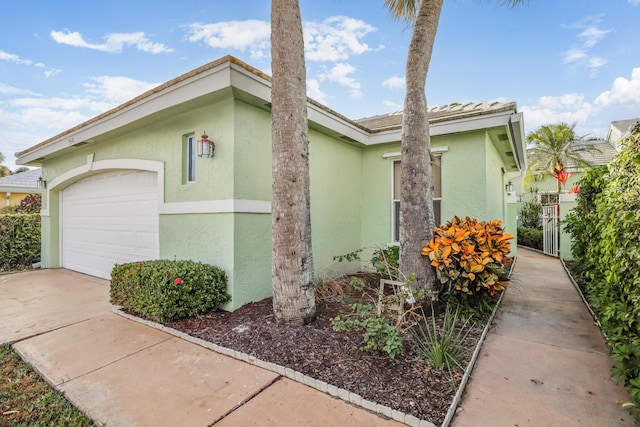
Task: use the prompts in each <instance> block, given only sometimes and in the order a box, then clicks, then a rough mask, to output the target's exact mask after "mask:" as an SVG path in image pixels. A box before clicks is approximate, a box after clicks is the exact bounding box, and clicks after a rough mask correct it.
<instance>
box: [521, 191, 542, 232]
mask: <svg viewBox="0 0 640 427" xmlns="http://www.w3.org/2000/svg"><path fill="white" fill-rule="evenodd" d="M522 198H523V199H524V200H523V202H522V205H521V207H520V211H519V212H518V217H519V219H520V226H521V227H524V228H532V229H537V230H542V222H541V221H542V220H541V216H542V204H541V203H540V202H539V201H538V189H537V188H531V189H529V191H528V194H523V195H522ZM519 238H520V235H518V239H519Z"/></svg>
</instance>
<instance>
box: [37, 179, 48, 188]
mask: <svg viewBox="0 0 640 427" xmlns="http://www.w3.org/2000/svg"><path fill="white" fill-rule="evenodd" d="M36 186H37V187H38V189H40V190H42V189H44V188H47V181H45V180H44V178H42V177H40V178H38V181H37V182H36Z"/></svg>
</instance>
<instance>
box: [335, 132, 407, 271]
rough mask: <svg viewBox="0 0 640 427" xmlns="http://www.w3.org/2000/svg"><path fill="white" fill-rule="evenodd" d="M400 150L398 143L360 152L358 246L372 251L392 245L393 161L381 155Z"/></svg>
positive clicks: (364, 255)
mask: <svg viewBox="0 0 640 427" xmlns="http://www.w3.org/2000/svg"><path fill="white" fill-rule="evenodd" d="M399 151H400V143H399V142H397V143H391V144H381V145H376V146H372V147H367V148H366V149H364V150H363V151H362V208H361V212H360V221H361V226H362V237H361V246H360V247H363V248H375V247H379V246H384V245H385V244H387V243H390V242H391V239H392V229H391V218H392V199H391V197H392V194H393V189H392V188H391V185H392V175H393V159H388V158H387V159H385V158H383V155H384V154H386V153H396V152H399ZM355 249H357V248H355ZM347 252H350V251H346V252H345V253H347ZM368 257H369V254H363V259H368Z"/></svg>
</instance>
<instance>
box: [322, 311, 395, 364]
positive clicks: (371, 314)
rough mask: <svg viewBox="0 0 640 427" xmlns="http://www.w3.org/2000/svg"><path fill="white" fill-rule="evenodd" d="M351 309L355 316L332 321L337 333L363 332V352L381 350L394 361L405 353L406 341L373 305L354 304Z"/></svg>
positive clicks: (335, 318) (337, 317)
mask: <svg viewBox="0 0 640 427" xmlns="http://www.w3.org/2000/svg"><path fill="white" fill-rule="evenodd" d="M351 308H352V309H353V311H354V313H355V315H354V316H349V317H346V318H343V317H341V316H336V317H334V318H333V319H331V326H332V327H333V329H334V330H335V331H362V332H363V338H364V342H365V343H364V345H363V346H362V347H360V350H362V351H372V350H380V351H383V352H385V353H387V354H388V355H389V357H391V358H392V359H393V358H395V357H396V356H398V355H400V354H402V353H403V352H404V339H403V337H402V335H401V334H400V332H398V329H397V328H396V327H395V326H394V325H393V324H392V321H391V320H390V319H389V318H388V317H386V316H382V315H377V314H376V311H375V308H374V306H373V305H372V304H361V303H354V304H352V305H351Z"/></svg>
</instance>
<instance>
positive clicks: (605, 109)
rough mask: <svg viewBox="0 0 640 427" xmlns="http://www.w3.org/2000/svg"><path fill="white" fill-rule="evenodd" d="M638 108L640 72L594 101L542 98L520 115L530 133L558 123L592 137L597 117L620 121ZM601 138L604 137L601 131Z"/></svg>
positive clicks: (572, 97)
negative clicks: (573, 125)
mask: <svg viewBox="0 0 640 427" xmlns="http://www.w3.org/2000/svg"><path fill="white" fill-rule="evenodd" d="M638 106H640V68H634V69H633V70H632V71H631V78H629V79H627V78H625V77H618V78H616V79H615V80H614V81H613V83H612V84H611V88H610V89H608V90H605V91H603V92H601V93H600V94H599V95H598V96H596V97H595V99H594V100H593V101H589V100H587V99H586V98H585V97H584V95H582V94H579V93H568V94H564V95H559V96H542V97H540V98H539V99H538V100H537V101H536V102H535V103H534V104H533V105H524V106H522V107H521V108H520V111H521V112H522V113H523V114H524V121H525V124H526V126H527V129H529V130H533V129H536V128H538V127H539V126H541V125H545V124H550V123H558V122H560V121H564V122H566V123H574V122H575V123H577V124H578V126H577V127H578V128H579V129H581V132H584V131H585V130H588V131H589V133H591V134H592V133H594V125H595V124H602V123H598V117H603V116H606V117H609V119H608V120H616V119H622V118H624V117H619V115H620V114H622V113H624V112H632V113H633V114H635V112H637V109H638ZM600 133H601V134H600V135H596V136H600V137H604V134H603V133H604V130H601V132H600Z"/></svg>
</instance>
